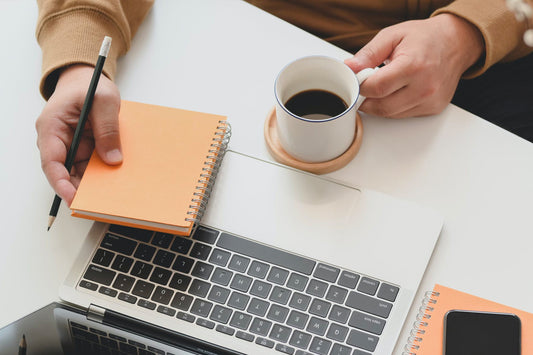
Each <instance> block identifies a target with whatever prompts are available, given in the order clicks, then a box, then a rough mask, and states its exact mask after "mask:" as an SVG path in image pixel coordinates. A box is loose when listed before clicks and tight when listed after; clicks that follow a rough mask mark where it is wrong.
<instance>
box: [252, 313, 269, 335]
mask: <svg viewBox="0 0 533 355" xmlns="http://www.w3.org/2000/svg"><path fill="white" fill-rule="evenodd" d="M270 327H272V322H269V321H267V320H265V319H261V318H257V317H256V318H254V320H253V321H252V325H251V326H250V332H252V333H254V334H257V335H261V336H265V337H266V336H267V335H268V332H269V331H270Z"/></svg>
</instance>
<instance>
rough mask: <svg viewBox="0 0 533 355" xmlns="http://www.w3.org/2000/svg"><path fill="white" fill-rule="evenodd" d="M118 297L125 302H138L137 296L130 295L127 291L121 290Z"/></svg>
mask: <svg viewBox="0 0 533 355" xmlns="http://www.w3.org/2000/svg"><path fill="white" fill-rule="evenodd" d="M118 299H119V300H121V301H124V302H128V303H131V304H135V302H137V297H135V296H132V295H129V294H127V293H124V292H121V293H119V294H118Z"/></svg>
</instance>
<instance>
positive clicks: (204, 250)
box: [189, 242, 212, 260]
mask: <svg viewBox="0 0 533 355" xmlns="http://www.w3.org/2000/svg"><path fill="white" fill-rule="evenodd" d="M211 249H212V248H211V247H210V246H209V245H207V244H202V243H198V242H197V243H194V245H193V247H192V250H191V253H190V254H189V255H190V256H191V257H193V258H196V259H200V260H207V258H208V257H209V253H211Z"/></svg>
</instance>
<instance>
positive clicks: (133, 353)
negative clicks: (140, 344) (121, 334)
mask: <svg viewBox="0 0 533 355" xmlns="http://www.w3.org/2000/svg"><path fill="white" fill-rule="evenodd" d="M118 347H119V349H120V351H121V353H122V354H129V355H137V348H136V347H134V346H133V345H130V344H126V343H119V344H118Z"/></svg>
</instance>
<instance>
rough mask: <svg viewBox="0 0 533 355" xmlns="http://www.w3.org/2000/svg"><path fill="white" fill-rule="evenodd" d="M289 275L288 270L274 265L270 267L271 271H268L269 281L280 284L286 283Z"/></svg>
mask: <svg viewBox="0 0 533 355" xmlns="http://www.w3.org/2000/svg"><path fill="white" fill-rule="evenodd" d="M288 276H289V272H288V271H287V270H284V269H280V268H279V267H275V266H273V267H272V269H270V272H269V273H268V277H267V281H270V282H273V283H275V284H278V285H284V284H285V281H286V280H287V277H288Z"/></svg>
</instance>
